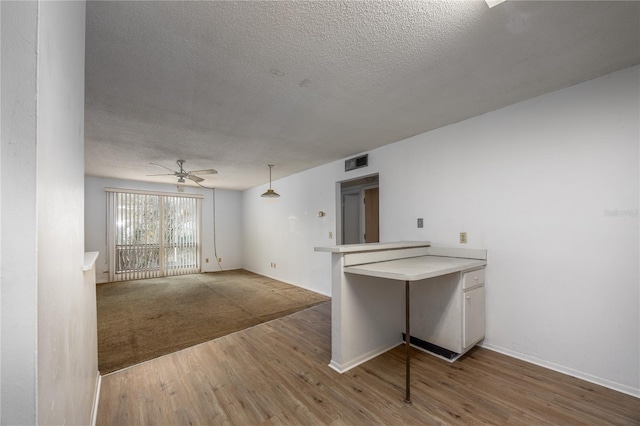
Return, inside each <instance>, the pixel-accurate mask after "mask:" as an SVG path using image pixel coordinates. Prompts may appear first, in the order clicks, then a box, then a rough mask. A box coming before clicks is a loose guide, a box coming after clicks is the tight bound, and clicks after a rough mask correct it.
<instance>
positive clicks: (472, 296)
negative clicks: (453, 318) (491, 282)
mask: <svg viewBox="0 0 640 426" xmlns="http://www.w3.org/2000/svg"><path fill="white" fill-rule="evenodd" d="M462 317H463V322H462V327H463V328H462V349H463V350H464V349H469V348H470V347H471V346H472V345H475V344H476V343H478V342H479V341H480V340H482V339H483V338H484V285H483V286H481V287H477V288H474V289H473V290H467V291H465V292H464V304H463V309H462Z"/></svg>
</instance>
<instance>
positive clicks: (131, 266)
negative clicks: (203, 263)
mask: <svg viewBox="0 0 640 426" xmlns="http://www.w3.org/2000/svg"><path fill="white" fill-rule="evenodd" d="M106 191H107V201H108V202H107V209H108V220H107V233H108V238H107V241H108V246H109V247H108V258H109V280H110V281H122V280H133V279H141V278H153V277H161V276H168V275H180V274H192V273H196V272H200V222H201V221H200V216H201V209H202V196H194V195H189V196H185V195H182V194H180V195H174V194H162V193H153V192H145V191H128V190H122V189H113V188H107V189H106Z"/></svg>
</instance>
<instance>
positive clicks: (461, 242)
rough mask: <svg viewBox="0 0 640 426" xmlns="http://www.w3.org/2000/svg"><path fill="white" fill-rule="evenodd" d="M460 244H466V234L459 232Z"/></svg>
mask: <svg viewBox="0 0 640 426" xmlns="http://www.w3.org/2000/svg"><path fill="white" fill-rule="evenodd" d="M460 244H467V233H466V232H461V233H460Z"/></svg>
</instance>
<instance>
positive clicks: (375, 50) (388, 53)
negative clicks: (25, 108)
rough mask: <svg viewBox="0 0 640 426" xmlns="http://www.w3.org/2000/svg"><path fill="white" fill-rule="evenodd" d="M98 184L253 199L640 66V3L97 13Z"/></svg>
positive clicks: (259, 5) (88, 109)
mask: <svg viewBox="0 0 640 426" xmlns="http://www.w3.org/2000/svg"><path fill="white" fill-rule="evenodd" d="M86 26H87V30H86V34H87V37H86V103H85V135H86V148H85V156H86V161H85V163H86V174H87V175H92V176H103V177H117V178H124V179H134V180H147V181H154V182H172V183H173V182H175V181H176V179H175V178H174V177H147V176H146V175H148V174H154V173H162V169H160V168H158V167H154V166H151V165H149V163H150V162H153V163H159V164H162V165H165V166H167V167H171V168H173V167H174V166H175V160H177V159H178V158H183V159H185V160H186V161H187V163H186V164H185V168H186V169H187V170H194V169H208V168H215V169H217V170H218V171H219V174H218V175H206V176H204V175H203V176H202V177H203V178H206V180H205V181H204V182H203V184H204V185H207V186H215V187H218V188H226V189H236V190H242V189H246V188H250V187H253V186H256V185H259V184H264V183H266V182H268V179H269V170H268V168H267V166H266V165H267V164H274V165H275V167H274V168H273V179H274V180H275V179H277V178H279V177H283V176H287V175H290V174H293V173H296V172H299V171H302V170H306V169H309V168H312V167H315V166H318V165H321V164H325V163H328V162H331V161H335V160H337V159H340V158H343V157H348V156H351V155H354V154H357V153H360V152H363V151H367V150H370V149H373V148H376V147H379V146H382V145H385V144H389V143H392V142H396V141H398V140H401V139H404V138H406V137H409V136H413V135H416V134H419V133H423V132H425V131H428V130H432V129H435V128H438V127H442V126H445V125H448V124H451V123H455V122H457V121H460V120H464V119H466V118H469V117H472V116H475V115H479V114H482V113H485V112H488V111H492V110H495V109H497V108H500V107H503V106H506V105H510V104H513V103H515V102H519V101H522V100H525V99H528V98H531V97H534V96H538V95H541V94H544V93H547V92H550V91H554V90H557V89H559V88H562V87H566V86H569V85H572V84H576V83H579V82H581V81H584V80H588V79H591V78H594V77H597V76H599V75H603V74H606V73H609V72H612V71H615V70H618V69H621V68H624V67H627V66H630V65H634V64H638V63H640V3H638V2H618V1H616V2H595V1H578V2H564V1H551V2H525V1H507V2H505V3H502V4H500V5H499V6H496V7H494V8H492V9H489V8H488V7H487V5H486V4H485V2H484V1H434V2H427V1H407V0H402V1H381V2H377V1H313V2H303V1H255V2H254V1H237V2H235V1H213V2H204V1H202V2H180V1H174V2H155V1H154V2H150V1H142V2H132V1H122V2H119V1H112V2H97V1H90V2H87V21H86Z"/></svg>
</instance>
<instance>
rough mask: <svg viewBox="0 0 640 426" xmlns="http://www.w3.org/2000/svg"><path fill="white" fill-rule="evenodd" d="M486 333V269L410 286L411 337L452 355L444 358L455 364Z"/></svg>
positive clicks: (464, 272)
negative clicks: (453, 361) (454, 361)
mask: <svg viewBox="0 0 640 426" xmlns="http://www.w3.org/2000/svg"><path fill="white" fill-rule="evenodd" d="M484 331H485V279H484V268H482V269H476V270H472V271H463V272H456V273H453V274H448V275H443V276H441V277H437V278H431V279H429V280H425V281H416V282H414V283H412V284H411V335H412V337H414V338H417V339H419V341H423V342H427V343H428V344H432V345H436V346H438V347H440V348H444V349H446V351H450V352H449V353H445V352H446V351H443V353H441V355H443V356H444V357H445V358H447V359H450V360H455V359H457V358H458V357H459V356H460V355H462V354H464V353H465V352H467V351H468V350H469V349H471V348H472V347H473V346H474V345H475V344H476V343H478V342H479V341H480V340H482V339H483V338H484ZM420 345H421V344H420V343H416V346H418V347H420ZM431 349H433V348H431ZM434 352H436V353H437V350H434Z"/></svg>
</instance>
